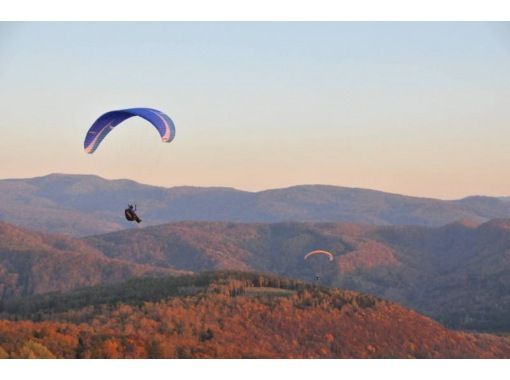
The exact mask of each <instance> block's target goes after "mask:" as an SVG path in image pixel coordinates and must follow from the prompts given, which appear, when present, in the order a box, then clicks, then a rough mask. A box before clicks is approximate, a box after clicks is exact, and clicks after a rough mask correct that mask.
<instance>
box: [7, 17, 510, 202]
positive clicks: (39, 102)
mask: <svg viewBox="0 0 510 380" xmlns="http://www.w3.org/2000/svg"><path fill="white" fill-rule="evenodd" d="M130 107H151V108H157V109H159V110H161V111H163V112H165V113H167V114H168V115H169V116H170V117H171V118H172V119H173V120H174V123H175V125H176V130H177V133H176V138H175V139H174V141H173V142H172V143H170V144H163V143H161V140H160V139H159V136H158V135H157V133H156V132H155V130H153V129H152V127H151V126H150V125H148V124H147V123H146V122H145V121H143V120H142V119H136V118H133V119H130V120H128V121H126V122H124V123H123V124H121V125H119V127H117V128H115V129H114V130H113V131H112V132H111V133H110V134H109V135H108V137H107V138H106V139H105V140H104V141H103V143H102V144H101V146H100V147H99V149H98V150H97V151H96V152H95V153H94V154H92V155H88V154H85V153H84V151H83V140H84V138H85V134H86V132H87V130H88V128H89V127H90V125H91V124H92V123H93V122H94V121H95V120H96V119H97V117H99V116H100V115H101V114H102V113H104V112H107V111H110V110H115V109H123V108H130ZM0 114H1V117H0V131H1V133H2V138H1V139H0V162H1V164H0V178H24V177H34V176H42V175H46V174H49V173H79V174H97V175H100V176H102V177H105V178H109V179H114V178H131V179H134V180H136V181H139V182H142V183H148V184H153V185H158V186H166V187H171V186H183V185H190V186H228V187H235V188H238V189H243V190H250V191H258V190H264V189H269V188H280V187H287V186H292V185H300V184H330V185H338V186H348V187H363V188H371V189H377V190H382V191H389V192H393V193H400V194H407V195H416V196H426V197H435V198H441V199H453V198H460V197H464V196H467V195H475V194H479V195H497V196H500V195H510V149H508V146H509V143H510V23H474V22H457V23H439V22H397V23H390V22H365V23H363V22H338V23H319V22H308V23H300V22H281V23H270V22H249V23H242V22H237V23H236V22H225V23H222V22H215V23H191V22H167V23H156V22H152V23H141V22H137V23H121V22H111V23H98V22H96V23H85V22H76V23H65V22H59V23H12V22H10V23H9V22H2V23H0Z"/></svg>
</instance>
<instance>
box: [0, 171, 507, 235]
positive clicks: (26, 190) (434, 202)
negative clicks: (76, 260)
mask: <svg viewBox="0 0 510 380" xmlns="http://www.w3.org/2000/svg"><path fill="white" fill-rule="evenodd" d="M129 202H133V203H137V204H138V207H139V211H140V216H141V217H142V219H143V225H157V224H162V223H168V222H174V221H228V222H243V223H277V222H284V221H297V222H350V223H358V224H371V225H422V226H441V225H444V224H448V223H452V222H455V221H458V220H471V221H473V222H475V223H483V222H486V221H488V220H490V219H494V218H506V217H509V216H510V201H509V199H508V198H504V197H503V198H497V197H485V196H472V197H467V198H463V199H458V200H439V199H431V198H420V197H410V196H404V195H398V194H390V193H385V192H381V191H375V190H367V189H358V188H347V187H338V186H326V185H303V186H293V187H289V188H284V189H274V190H266V191H259V192H248V191H241V190H236V189H233V188H225V187H186V186H182V187H173V188H164V187H157V186H149V185H143V184H139V183H136V182H134V181H131V180H107V179H104V178H101V177H98V176H93V175H70V174H50V175H47V176H43V177H36V178H29V179H4V180H0V220H4V221H7V222H9V223H13V224H15V225H18V226H22V227H27V228H30V229H34V230H39V231H44V232H58V233H65V234H68V235H73V236H87V235H93V234H100V233H106V232H112V231H117V230H122V229H125V228H128V227H130V226H131V225H130V224H129V223H128V222H127V221H125V220H124V218H123V210H124V208H125V207H126V206H127V204H128V203H129Z"/></svg>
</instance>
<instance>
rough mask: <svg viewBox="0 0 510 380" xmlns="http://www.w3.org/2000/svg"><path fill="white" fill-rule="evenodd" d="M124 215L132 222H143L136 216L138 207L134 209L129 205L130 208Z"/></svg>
mask: <svg viewBox="0 0 510 380" xmlns="http://www.w3.org/2000/svg"><path fill="white" fill-rule="evenodd" d="M124 215H125V216H126V219H127V220H129V221H130V222H133V221H134V222H136V223H140V222H141V221H142V219H140V218H139V217H138V215H137V214H136V205H135V206H134V207H133V205H128V208H127V209H125V210H124Z"/></svg>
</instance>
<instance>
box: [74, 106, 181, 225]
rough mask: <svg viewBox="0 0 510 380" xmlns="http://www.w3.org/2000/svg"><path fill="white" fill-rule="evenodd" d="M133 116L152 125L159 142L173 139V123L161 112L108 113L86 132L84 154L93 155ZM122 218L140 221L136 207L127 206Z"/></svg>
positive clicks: (130, 111) (146, 110)
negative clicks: (102, 143)
mask: <svg viewBox="0 0 510 380" xmlns="http://www.w3.org/2000/svg"><path fill="white" fill-rule="evenodd" d="M133 116H138V117H141V118H142V119H145V120H147V121H148V122H149V123H150V124H152V126H153V127H154V128H156V131H157V132H158V133H159V135H160V137H161V141H163V142H165V143H169V142H171V141H172V140H173V139H174V138H175V125H174V122H173V121H172V119H170V117H168V115H166V114H164V113H163V112H161V111H158V110H156V109H153V108H128V109H123V110H117V111H109V112H106V113H105V114H103V115H101V116H99V118H98V119H97V120H96V121H95V122H94V124H92V126H91V127H90V128H89V130H88V131H87V134H86V136H85V141H84V142H83V148H84V150H85V153H88V154H92V153H94V152H95V151H96V149H97V148H98V147H99V145H100V144H101V142H102V141H103V140H104V138H105V137H106V136H107V135H108V133H110V131H111V130H112V129H113V128H115V127H116V126H117V125H119V124H120V123H122V122H123V121H125V120H127V119H129V118H131V117H133ZM124 216H125V217H126V219H127V220H128V221H130V222H133V221H134V222H136V223H140V222H141V221H142V220H141V219H140V218H139V217H138V215H137V214H136V205H135V206H133V205H131V204H129V205H128V208H127V209H125V210H124Z"/></svg>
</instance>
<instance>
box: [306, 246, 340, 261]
mask: <svg viewBox="0 0 510 380" xmlns="http://www.w3.org/2000/svg"><path fill="white" fill-rule="evenodd" d="M313 255H326V256H327V257H328V258H329V261H333V260H335V256H333V254H332V253H331V252H328V251H323V250H321V249H317V250H315V251H311V252H308V253H307V254H306V255H305V260H307V259H308V258H309V257H311V256H313Z"/></svg>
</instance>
